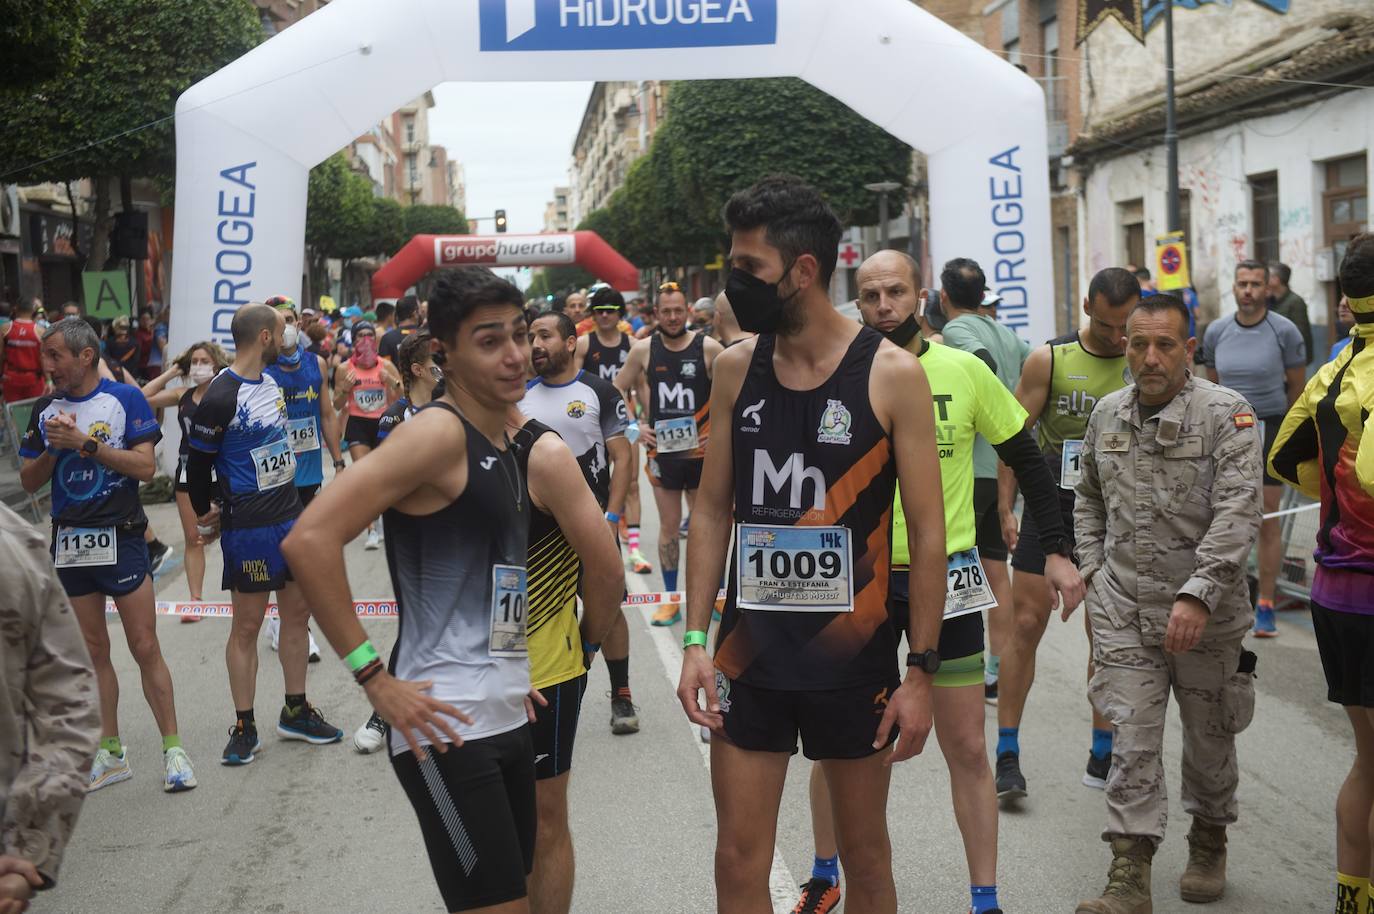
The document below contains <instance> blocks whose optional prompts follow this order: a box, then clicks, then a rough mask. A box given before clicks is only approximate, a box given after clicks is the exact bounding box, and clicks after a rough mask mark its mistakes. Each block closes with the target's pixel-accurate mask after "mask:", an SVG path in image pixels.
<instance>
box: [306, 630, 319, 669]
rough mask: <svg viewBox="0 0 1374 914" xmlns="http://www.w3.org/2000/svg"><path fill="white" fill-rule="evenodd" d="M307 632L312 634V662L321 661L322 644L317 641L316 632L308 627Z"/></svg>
mask: <svg viewBox="0 0 1374 914" xmlns="http://www.w3.org/2000/svg"><path fill="white" fill-rule="evenodd" d="M305 633H306V634H307V635H309V636H310V662H311V663H319V662H320V646H319V645H318V644H316V643H315V633H314V632H312V631H311V630H310V629H309V628H306V630H305Z"/></svg>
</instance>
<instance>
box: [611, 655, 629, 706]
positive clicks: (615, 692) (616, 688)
mask: <svg viewBox="0 0 1374 914" xmlns="http://www.w3.org/2000/svg"><path fill="white" fill-rule="evenodd" d="M606 672H607V673H609V674H610V676H611V697H612V698H629V697H630V658H629V657H626V658H625V659H623V660H612V659H611V658H610V657H607V658H606Z"/></svg>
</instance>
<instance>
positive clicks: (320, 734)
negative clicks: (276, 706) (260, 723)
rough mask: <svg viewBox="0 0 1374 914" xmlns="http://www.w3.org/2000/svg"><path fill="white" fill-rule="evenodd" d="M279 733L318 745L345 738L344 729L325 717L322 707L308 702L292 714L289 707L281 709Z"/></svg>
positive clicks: (278, 724) (285, 737)
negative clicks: (321, 712) (321, 711)
mask: <svg viewBox="0 0 1374 914" xmlns="http://www.w3.org/2000/svg"><path fill="white" fill-rule="evenodd" d="M277 735H278V736H281V737H282V738H284V739H301V740H305V741H306V742H307V743H313V744H315V745H316V746H323V745H327V744H328V743H337V742H338V741H339V740H341V739H343V731H342V730H340V729H339V728H338V727H336V726H334V725H333V724H331V723H329V722H328V721H327V720H325V719H324V716H323V715H322V714H320V709H319V708H317V707H315V706H314V705H312V704H311V703H310V702H306V703H305V704H304V705H303V706H301V707H300V708H297V709H296V713H295V714H292V713H291V711H290V710H289V709H288V708H285V707H283V708H282V709H281V717H279V718H278V719H277Z"/></svg>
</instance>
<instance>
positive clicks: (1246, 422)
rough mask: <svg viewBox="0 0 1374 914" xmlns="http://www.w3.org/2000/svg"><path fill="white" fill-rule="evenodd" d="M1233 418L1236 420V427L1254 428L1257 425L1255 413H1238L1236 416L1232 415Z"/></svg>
mask: <svg viewBox="0 0 1374 914" xmlns="http://www.w3.org/2000/svg"><path fill="white" fill-rule="evenodd" d="M1232 418H1233V419H1234V420H1235V423H1236V428H1254V427H1255V414H1254V413H1236V414H1235V416H1234V417H1232Z"/></svg>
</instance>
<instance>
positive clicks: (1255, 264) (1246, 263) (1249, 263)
mask: <svg viewBox="0 0 1374 914" xmlns="http://www.w3.org/2000/svg"><path fill="white" fill-rule="evenodd" d="M1241 270H1263V271H1264V278H1265V279H1266V280H1267V279H1269V265H1268V264H1266V263H1260V262H1259V261H1258V260H1242V261H1241V262H1240V263H1238V264H1236V272H1235V273H1232V274H1231V275H1232V276H1237V275H1239V274H1240V271H1241Z"/></svg>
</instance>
